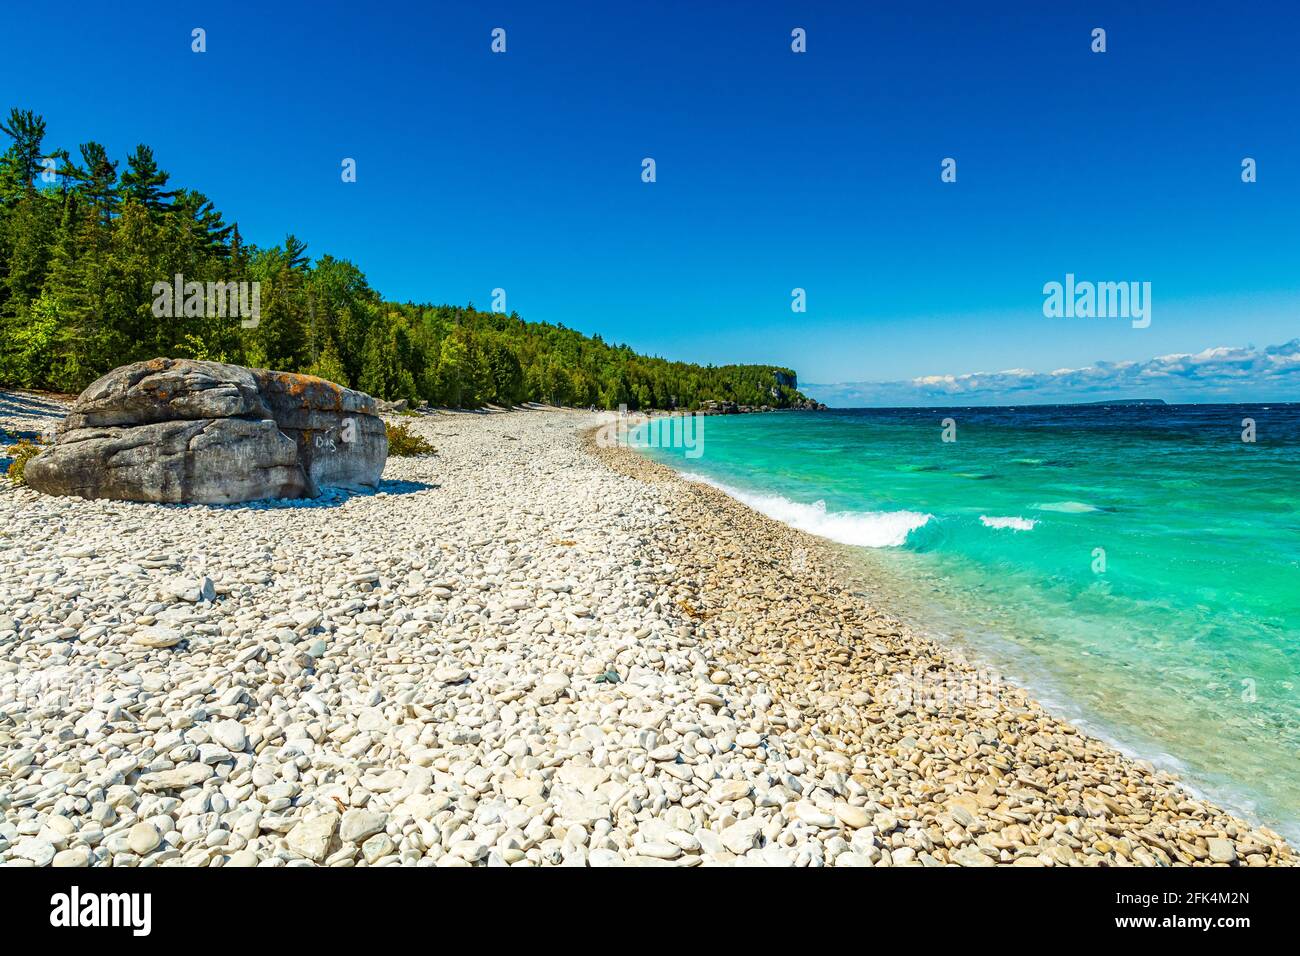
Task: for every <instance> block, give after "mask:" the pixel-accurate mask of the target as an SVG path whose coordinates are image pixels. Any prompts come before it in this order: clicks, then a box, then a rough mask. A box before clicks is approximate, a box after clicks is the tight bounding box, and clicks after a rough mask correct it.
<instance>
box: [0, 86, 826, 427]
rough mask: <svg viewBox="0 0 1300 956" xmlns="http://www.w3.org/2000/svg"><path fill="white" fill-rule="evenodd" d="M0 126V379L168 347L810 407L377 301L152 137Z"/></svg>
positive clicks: (564, 392) (654, 364)
mask: <svg viewBox="0 0 1300 956" xmlns="http://www.w3.org/2000/svg"><path fill="white" fill-rule="evenodd" d="M0 132H3V133H4V134H6V135H7V137H8V139H9V144H8V147H7V148H6V149H5V151H4V152H3V154H0V384H2V385H7V386H11V387H18V388H26V389H37V390H46V391H53V392H62V393H69V392H78V391H80V390H81V389H82V388H84V387H85V386H86V385H88V384H89V383H90V382H92V381H94V380H95V379H96V378H98V377H99V376H100V375H103V374H104V373H106V372H108V371H110V370H111V369H113V368H115V367H118V366H121V365H124V364H127V363H130V362H135V361H143V360H147V359H152V358H155V357H158V356H167V357H170V358H193V359H205V360H212V361H220V362H229V363H232V364H236V365H245V366H254V367H262V368H273V369H279V370H282V371H289V372H306V373H309V374H313V375H319V376H320V377H322V378H325V379H329V380H330V381H333V382H338V383H339V384H342V385H346V386H348V387H351V388H356V389H360V390H361V391H364V392H367V393H369V394H371V395H374V396H376V397H379V398H382V399H386V400H390V401H398V400H405V401H407V402H409V403H410V404H412V405H415V404H419V403H421V402H427V403H429V404H431V405H441V406H449V407H459V408H474V407H480V406H483V405H487V404H496V405H518V404H521V403H524V402H544V403H547V404H551V405H570V406H595V407H600V408H611V409H612V408H618V407H619V406H626V407H627V408H629V409H652V408H653V409H666V408H679V409H687V410H695V409H700V408H704V407H706V406H707V403H713V405H712V406H709V407H713V408H734V409H739V408H741V407H742V406H748V407H750V408H753V409H758V408H761V407H762V406H768V407H770V408H792V407H795V408H798V407H811V406H813V405H814V404H815V403H812V402H810V401H809V400H808V399H806V398H805V397H804V396H803V395H802V394H801V393H800V392H799V390H798V383H797V379H796V376H795V373H794V372H793V371H792V370H791V369H788V368H781V367H777V366H769V365H723V366H701V365H695V364H690V363H686V362H672V361H668V360H666V359H662V358H657V357H651V356H646V355H640V354H637V353H636V352H634V351H633V350H632V349H630V348H628V347H627V346H625V345H616V344H612V343H609V342H606V341H604V340H603V339H601V337H600V336H599V335H596V336H588V335H584V334H582V333H580V332H578V331H575V330H573V329H570V328H566V327H565V326H564V325H562V324H549V323H540V322H526V321H524V320H523V319H522V318H520V316H519V315H518V314H517V313H514V312H511V313H509V314H506V313H504V312H498V311H483V310H481V309H476V308H474V307H473V305H472V304H470V305H465V306H459V305H446V304H443V305H432V304H417V303H414V302H405V303H397V302H391V301H387V300H385V299H384V297H383V296H382V295H381V294H380V293H379V292H378V291H377V290H375V289H374V288H372V287H371V286H370V284H369V283H368V282H367V280H366V276H365V274H364V273H363V272H362V271H361V269H359V268H358V267H357V266H356V265H354V264H353V263H351V262H349V261H347V260H344V259H338V258H335V257H333V256H331V255H328V254H326V255H321V256H319V257H316V258H315V259H314V260H313V258H312V257H310V256H309V255H308V254H307V244H306V243H305V242H304V241H302V240H301V239H299V238H298V237H297V236H295V235H293V234H289V235H287V236H286V237H285V239H284V241H283V242H281V243H280V244H278V245H275V246H269V247H263V246H258V245H256V244H254V243H249V242H246V241H245V240H244V238H243V237H242V236H241V234H240V231H239V226H238V224H237V223H236V222H234V221H227V219H226V216H225V214H223V213H222V212H221V211H219V210H218V209H217V208H216V206H215V205H214V204H213V202H212V200H211V199H210V198H209V197H208V196H206V195H205V194H204V193H202V192H200V191H198V190H196V189H190V188H185V187H181V186H178V185H176V184H174V183H172V181H171V177H170V175H169V174H168V173H167V172H166V171H165V170H164V169H162V168H161V166H160V165H159V162H158V160H157V159H156V158H155V157H154V154H153V150H152V149H151V148H150V147H149V146H147V145H144V144H141V145H138V146H136V147H135V149H134V150H133V151H132V152H131V153H130V154H129V155H128V156H127V157H126V158H125V160H124V161H123V160H117V159H113V158H111V157H110V156H109V153H108V150H107V149H106V148H105V147H104V146H103V145H102V144H100V143H97V142H94V141H88V142H85V143H82V144H80V146H79V147H78V148H77V149H76V151H75V152H74V151H72V150H70V149H67V148H64V147H59V146H55V145H52V144H49V143H47V142H46V135H45V134H46V123H45V120H44V119H43V118H42V117H40V116H39V115H37V114H35V113H33V112H31V111H27V110H20V109H17V108H14V109H12V110H11V111H10V112H9V114H8V116H7V118H6V119H5V120H4V121H3V122H0ZM173 282H175V283H176V284H177V286H178V288H180V289H182V290H184V289H189V288H193V289H194V290H195V292H196V294H198V295H199V296H203V295H204V294H205V292H206V290H209V289H211V288H214V287H217V288H220V287H230V286H231V284H232V283H234V284H240V283H242V284H245V285H248V284H252V283H256V284H257V292H258V296H257V299H258V308H257V313H258V314H257V315H256V318H255V321H248V320H247V319H248V317H247V316H244V317H243V318H244V319H245V320H244V321H241V320H240V317H236V316H232V315H230V314H227V310H225V309H221V310H218V309H216V308H215V307H214V306H215V303H214V302H212V301H210V299H211V296H208V297H207V299H208V300H207V301H205V300H204V299H203V298H200V299H199V307H197V308H190V307H186V305H187V303H185V302H182V301H180V298H181V297H180V296H177V298H176V301H172V300H170V299H167V298H166V297H162V299H161V300H160V296H159V295H158V291H157V290H158V287H159V286H163V285H165V286H168V287H169V288H170V287H171V285H172V283H173ZM187 298H189V296H187ZM162 300H165V301H166V304H167V306H168V307H167V309H166V315H165V316H164V317H160V316H159V314H158V313H159V309H158V303H159V301H162ZM246 300H247V296H246V297H245V301H246ZM188 304H189V305H193V302H189V303H188ZM218 311H220V314H218Z"/></svg>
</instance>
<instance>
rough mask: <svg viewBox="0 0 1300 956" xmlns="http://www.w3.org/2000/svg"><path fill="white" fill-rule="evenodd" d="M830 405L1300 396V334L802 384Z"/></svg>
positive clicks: (1286, 398) (1225, 399)
mask: <svg viewBox="0 0 1300 956" xmlns="http://www.w3.org/2000/svg"><path fill="white" fill-rule="evenodd" d="M800 388H801V389H802V391H803V392H804V393H805V394H807V395H810V396H812V397H813V398H815V399H817V400H818V401H821V402H825V403H826V404H828V405H832V406H838V407H842V408H843V407H855V406H870V405H877V406H878V405H901V406H906V405H954V404H956V405H1002V404H1012V405H1018V404H1042V403H1051V402H1058V401H1065V402H1070V401H1104V400H1106V399H1124V398H1128V399H1133V398H1160V399H1164V400H1165V401H1169V402H1178V401H1181V402H1216V401H1217V402H1234V401H1295V400H1300V338H1295V339H1292V340H1291V341H1289V342H1285V343H1283V344H1281V345H1274V346H1269V347H1266V348H1262V349H1261V348H1256V347H1254V346H1227V345H1222V346H1217V347H1214V348H1207V349H1204V350H1203V351H1200V352H1195V353H1192V352H1178V353H1173V354H1169V355H1160V356H1156V357H1155V358H1152V359H1148V360H1147V361H1144V362H1137V361H1122V362H1105V361H1099V362H1095V363H1093V364H1092V365H1087V366H1084V367H1081V368H1059V369H1055V370H1054V371H1051V372H1036V371H1032V370H1030V369H1023V368H1014V369H1005V370H1003V371H1000V372H969V373H966V374H964V375H923V376H918V377H916V378H913V379H910V380H907V381H896V382H840V383H836V384H815V383H804V384H802V385H801V386H800Z"/></svg>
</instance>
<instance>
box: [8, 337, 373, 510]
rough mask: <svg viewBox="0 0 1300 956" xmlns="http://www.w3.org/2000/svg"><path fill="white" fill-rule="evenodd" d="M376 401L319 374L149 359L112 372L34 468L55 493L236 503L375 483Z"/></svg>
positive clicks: (38, 483) (86, 395)
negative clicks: (300, 373) (316, 375)
mask: <svg viewBox="0 0 1300 956" xmlns="http://www.w3.org/2000/svg"><path fill="white" fill-rule="evenodd" d="M387 459H388V439H387V437H386V435H385V433H384V423H383V420H382V419H380V418H379V415H378V409H377V405H376V402H375V400H374V399H373V398H371V397H370V396H369V395H366V394H365V393H363V392H357V391H353V390H352V389H350V388H343V387H341V386H339V385H335V384H334V383H333V382H327V381H325V380H324V379H321V378H316V377H314V376H311V375H299V374H295V373H291V372H272V371H267V370H265V369H250V368H243V367H242V366H239V365H226V364H223V363H220V362H195V361H191V360H189V359H166V358H159V359H152V360H150V361H148V362H137V363H135V364H133V365H124V366H122V367H121V368H118V369H114V370H113V371H111V372H109V373H108V374H107V375H105V376H103V377H102V378H100V379H98V380H97V381H95V382H94V383H92V384H91V385H90V386H89V387H88V388H87V389H86V390H85V391H84V392H82V393H81V395H80V396H79V397H78V398H77V401H76V402H75V403H74V404H73V406H72V408H71V410H70V411H69V413H68V416H67V418H65V419H64V421H63V423H62V424H61V425H60V427H59V430H58V436H57V438H56V440H55V443H54V444H53V445H52V446H50V447H49V448H46V449H45V450H43V451H42V452H41V454H40V455H38V456H37V457H35V458H33V459H32V460H31V461H30V462H29V463H28V465H27V484H28V485H29V486H30V487H32V488H34V489H36V490H37V491H41V492H44V493H45V494H49V495H78V496H80V497H82V498H111V499H116V500H119V501H155V502H169V503H180V502H196V503H202V504H231V503H234V502H239V501H254V500H257V499H259V498H314V497H316V496H317V495H319V494H320V492H321V489H322V488H326V487H338V488H348V489H352V490H361V489H366V488H371V489H372V488H375V487H377V486H378V485H379V479H380V476H381V475H382V474H383V471H384V464H385V462H386V461H387Z"/></svg>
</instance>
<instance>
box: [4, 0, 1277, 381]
mask: <svg viewBox="0 0 1300 956" xmlns="http://www.w3.org/2000/svg"><path fill="white" fill-rule="evenodd" d="M80 6H81V5H76V7H74V8H72V9H73V10H75V12H72V10H70V12H69V15H68V16H65V17H61V18H60V19H59V21H58V22H57V23H56V22H54V21H52V20H51V19H50V17H49V15H48V13H47V12H43V11H42V9H41V8H40V7H39V6H36V5H22V6H17V7H15V8H13V9H10V10H8V11H7V12H6V20H5V22H6V31H5V35H4V36H3V37H0V90H4V91H5V96H4V97H3V100H4V103H3V104H2V105H3V106H4V107H5V108H6V109H7V107H8V106H9V105H19V106H22V107H24V108H31V109H35V110H37V111H38V112H40V113H42V114H43V115H44V116H45V117H46V119H47V120H48V122H49V134H48V140H47V141H48V142H49V143H50V144H51V145H63V146H69V147H75V145H76V144H77V143H79V142H81V141H84V140H87V139H92V138H93V139H97V140H100V141H101V142H103V143H105V144H106V145H107V146H108V147H109V150H110V152H111V153H112V154H113V155H115V156H117V157H124V156H125V154H126V153H127V152H128V151H129V150H130V148H131V147H132V146H133V145H134V144H135V143H137V142H145V143H148V144H150V145H152V146H153V147H154V150H155V153H156V155H157V156H158V158H159V160H160V162H161V163H162V164H163V166H164V168H166V169H167V170H169V171H170V172H171V173H172V175H173V180H174V181H175V182H177V183H179V184H183V185H187V186H193V187H196V188H199V189H202V190H203V191H204V192H206V193H207V194H208V195H209V196H211V197H212V198H213V200H214V201H215V202H216V204H217V206H218V207H219V208H221V209H222V210H223V211H224V212H225V213H226V215H227V217H228V218H231V219H236V220H238V222H239V224H240V228H241V231H242V232H243V234H244V236H245V237H246V238H247V239H250V240H252V241H255V242H259V243H264V244H269V243H274V242H277V241H279V240H280V239H281V238H282V237H283V235H284V233H286V232H288V231H293V232H294V233H296V234H297V235H299V236H300V237H302V238H304V239H306V240H307V241H308V242H309V243H310V249H309V251H310V252H311V253H313V254H317V255H319V254H322V253H325V252H329V253H331V254H333V255H336V256H340V257H344V258H348V259H351V260H353V261H354V262H356V263H357V264H358V265H359V266H360V267H361V268H362V269H364V270H365V272H366V273H367V275H368V276H369V278H370V280H371V282H372V284H373V285H374V286H375V287H376V288H378V289H379V290H381V291H382V292H383V293H384V294H385V295H387V296H389V297H391V298H395V299H402V300H404V299H414V300H417V301H435V302H442V301H448V302H468V301H472V302H474V303H475V304H476V305H479V306H480V307H486V306H487V305H488V304H489V301H490V299H491V290H492V289H494V288H497V287H501V288H504V289H505V290H506V293H507V304H508V307H509V308H511V309H514V310H517V311H518V312H519V313H520V314H521V315H523V316H524V317H525V318H528V319H534V320H541V321H551V322H563V323H564V324H566V325H569V326H571V327H574V328H578V329H581V330H583V331H586V332H591V333H600V334H601V335H603V336H604V337H605V338H606V339H610V340H615V341H622V342H626V343H628V344H630V345H632V346H633V347H634V348H637V349H638V350H642V351H646V352H649V353H653V354H659V355H663V356H666V357H669V358H676V359H685V360H691V361H699V362H715V363H722V362H731V361H753V362H773V363H780V364H785V365H789V366H792V367H793V368H795V369H796V370H797V371H798V372H799V375H800V379H801V381H803V382H805V383H810V382H812V383H825V384H826V385H830V384H840V383H863V382H867V383H881V382H883V383H893V384H889V385H887V386H881V387H879V388H876V389H875V390H874V391H873V390H872V389H871V388H868V387H866V386H860V385H850V386H843V387H840V388H830V387H825V388H818V389H813V391H814V393H816V394H821V395H823V396H825V397H828V398H832V399H835V400H836V401H840V402H850V403H853V402H874V401H891V402H892V401H900V400H904V399H905V398H906V396H907V395H909V394H914V395H915V396H916V397H917V398H918V400H926V389H925V388H922V387H920V386H918V385H917V384H916V380H917V379H922V378H928V377H935V376H938V377H942V376H953V377H954V379H957V377H959V376H962V375H967V374H968V373H975V372H985V373H995V372H1000V371H1003V370H1008V369H1022V370H1032V371H1034V372H1038V373H1046V372H1051V371H1053V370H1057V369H1063V368H1068V369H1080V368H1102V369H1103V370H1104V369H1106V368H1109V367H1110V366H1107V365H1099V364H1098V363H1147V362H1150V361H1151V360H1152V359H1153V358H1154V357H1157V356H1169V355H1192V356H1194V355H1197V354H1200V353H1203V352H1205V350H1207V349H1214V348H1219V347H1230V348H1234V349H1246V350H1254V351H1256V352H1258V353H1259V354H1260V355H1266V354H1269V353H1266V352H1265V351H1264V350H1266V349H1268V348H1270V347H1275V346H1279V345H1282V344H1283V343H1287V342H1289V341H1291V340H1292V339H1294V338H1295V337H1296V335H1297V332H1300V321H1297V320H1298V319H1300V220H1298V219H1297V211H1300V82H1297V72H1296V66H1295V60H1296V56H1295V50H1294V37H1295V28H1296V25H1297V21H1298V20H1300V18H1298V17H1297V16H1296V14H1295V12H1294V11H1293V10H1292V9H1291V8H1290V7H1289V6H1288V5H1285V4H1283V3H1281V2H1276V3H1252V2H1249V0H1245V2H1241V3H1237V4H1234V5H1232V6H1231V7H1215V8H1214V9H1213V10H1210V11H1207V12H1205V13H1199V14H1198V13H1188V12H1187V11H1188V9H1189V6H1194V5H1188V4H1187V3H1143V4H1142V5H1141V7H1142V9H1141V10H1135V9H1132V8H1133V7H1136V6H1137V5H1135V4H1132V3H1128V2H1123V3H1070V2H1053V3H1050V4H1049V3H1039V2H1033V3H1029V2H1024V3H1014V2H1012V3H1000V4H988V3H966V2H953V3H941V4H925V5H904V4H896V5H890V7H897V8H899V9H890V8H886V6H885V5H868V4H842V5H833V4H828V3H820V2H819V3H800V4H794V3H787V4H776V3H770V4H769V3H748V2H747V3H740V2H736V3H715V4H708V5H704V4H698V3H696V4H692V3H654V4H645V5H633V6H628V7H623V8H612V7H611V6H610V5H608V4H597V3H582V4H580V3H555V4H544V5H542V4H536V3H528V4H525V3H519V4H504V3H456V4H439V3H427V2H425V3H384V4H358V3H352V2H348V3H338V2H328V0H326V2H319V0H318V2H313V3H310V4H308V3H277V4H251V3H249V4H243V3H185V2H181V3H170V4H166V5H163V4H132V3H121V4H116V5H96V6H91V5H85V7H84V9H80V8H79V7H80ZM194 27H202V28H203V29H205V30H206V32H207V52H206V53H203V54H196V53H193V52H191V49H190V44H191V40H190V31H191V30H192V29H193V28H194ZM495 27H502V28H504V29H505V30H506V31H507V34H506V35H507V52H506V53H505V54H493V53H492V52H491V50H490V42H491V36H490V34H491V31H492V29H493V28H495ZM794 27H802V28H804V29H805V30H806V31H807V37H808V40H807V46H808V51H807V53H804V54H795V53H793V52H792V51H791V49H790V31H791V30H792V29H793V28H794ZM1095 27H1103V28H1105V29H1106V31H1107V51H1106V52H1105V53H1104V54H1098V53H1093V52H1091V50H1090V44H1091V31H1092V30H1093V28H1095ZM344 157H352V158H355V159H356V161H357V182H355V183H344V182H342V181H341V178H340V175H339V173H340V163H341V161H342V159H343V158H344ZM644 157H653V158H654V159H655V161H656V164H657V176H658V181H657V182H655V183H650V184H647V183H643V182H642V181H641V161H642V159H643V158H644ZM945 157H952V158H954V159H956V161H957V181H956V182H955V183H943V182H941V181H940V163H941V161H942V160H943V159H944V158H945ZM1244 157H1252V158H1254V159H1255V160H1256V161H1257V163H1258V181H1257V182H1255V183H1252V184H1245V183H1243V182H1242V181H1241V161H1242V159H1243V158H1244ZM1066 273H1073V274H1075V275H1077V276H1078V277H1079V278H1080V279H1088V280H1094V281H1142V282H1150V283H1151V288H1152V310H1151V312H1152V314H1151V319H1152V321H1151V324H1150V326H1149V327H1148V328H1144V329H1135V328H1132V327H1131V324H1130V323H1129V322H1128V321H1127V320H1124V319H1098V318H1092V319H1086V318H1075V319H1048V318H1045V317H1044V315H1043V312H1042V303H1043V293H1042V288H1043V285H1044V283H1046V282H1050V281H1063V280H1064V277H1065V275H1066ZM796 287H799V288H804V289H806V290H807V302H808V311H807V312H806V313H803V314H796V313H793V312H791V309H790V301H791V290H792V289H793V288H796ZM1252 354H1253V353H1252ZM1194 364H1198V366H1199V364H1200V363H1194ZM1218 364H1219V365H1221V364H1222V363H1218ZM1247 364H1248V365H1249V364H1250V363H1247ZM1265 364H1267V363H1265ZM1274 366H1276V363H1274ZM1125 367H1127V366H1125ZM1251 367H1252V368H1254V366H1251ZM1219 371H1221V369H1219ZM1273 371H1274V373H1277V368H1276V367H1274V368H1273ZM1298 378H1300V375H1288V374H1270V375H1264V374H1262V373H1261V374H1255V372H1254V371H1248V372H1247V374H1245V375H1244V376H1240V375H1239V376H1235V377H1234V380H1233V381H1232V382H1230V383H1228V384H1227V385H1226V386H1224V388H1222V389H1219V390H1218V392H1217V393H1216V394H1215V396H1214V397H1215V398H1220V399H1222V398H1264V399H1279V398H1283V397H1287V396H1296V397H1300V385H1296V384H1288V383H1290V382H1292V381H1293V380H1295V379H1298ZM1198 380H1199V378H1198V371H1197V370H1196V369H1193V370H1191V371H1187V372H1184V373H1182V374H1180V375H1179V376H1177V382H1176V383H1175V384H1176V385H1177V388H1175V389H1174V390H1176V391H1177V390H1179V389H1182V390H1184V391H1180V394H1183V395H1184V396H1185V395H1186V394H1189V393H1187V392H1186V391H1185V390H1186V389H1188V388H1190V390H1191V391H1190V394H1192V395H1193V396H1194V394H1195V384H1194V383H1195V382H1197V381H1198ZM965 381H967V382H969V380H965ZM1022 381H1023V379H1022ZM1146 382H1147V383H1149V384H1152V387H1153V388H1156V390H1157V393H1158V396H1159V397H1164V392H1160V391H1159V389H1160V388H1164V387H1165V386H1163V385H1160V384H1159V383H1158V382H1154V381H1152V380H1151V379H1150V378H1148V379H1147V380H1146ZM1188 383H1193V384H1192V385H1190V386H1189V385H1188ZM1043 384H1044V387H1046V385H1047V384H1050V383H1047V382H1044V383H1043ZM1136 384H1140V383H1137V382H1133V381H1127V380H1124V379H1123V376H1116V377H1115V378H1114V379H1113V380H1110V379H1107V378H1106V376H1104V375H1096V376H1093V377H1092V378H1091V379H1088V380H1087V381H1085V382H1084V383H1083V384H1080V385H1079V386H1078V387H1077V388H1075V387H1074V386H1071V389H1072V391H1079V392H1080V395H1079V397H1088V398H1091V397H1095V395H1097V394H1103V393H1104V392H1105V389H1107V388H1113V389H1119V390H1120V391H1121V392H1122V393H1123V394H1129V393H1130V392H1131V390H1132V388H1133V387H1134V386H1135V385H1136ZM1170 387H1173V386H1170ZM909 390H910V391H909ZM929 390H930V391H933V388H932V387H931V388H930V389H929ZM977 391H978V390H977ZM1013 393H1014V400H1016V401H1024V400H1027V399H1026V397H1025V395H1026V392H1025V390H1024V389H1023V388H1021V389H1019V390H1016V389H1009V388H1008V389H1001V388H999V387H998V386H997V385H996V384H994V385H993V386H991V387H990V388H988V389H984V390H983V391H981V393H980V394H973V393H971V394H968V395H967V397H968V398H969V399H970V400H971V401H981V402H984V401H998V400H1000V396H1003V395H1007V396H1011V395H1013ZM1071 393H1072V392H1071ZM1084 393H1086V394H1084ZM1029 394H1031V395H1032V394H1033V390H1030V393H1029ZM850 396H856V397H850ZM939 397H940V398H942V397H943V396H939Z"/></svg>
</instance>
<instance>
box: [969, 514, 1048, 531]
mask: <svg viewBox="0 0 1300 956" xmlns="http://www.w3.org/2000/svg"><path fill="white" fill-rule="evenodd" d="M980 523H981V524H983V525H984V527H986V528H1010V529H1011V530H1012V531H1033V530H1034V527H1035V526H1036V525H1037V524H1038V519H1037V518H1018V517H1006V518H998V517H995V518H990V517H989V516H988V515H980Z"/></svg>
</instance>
